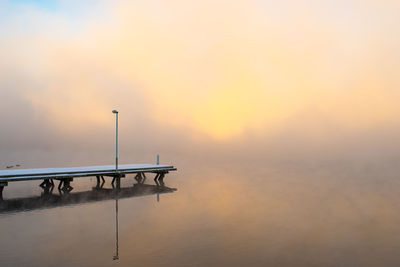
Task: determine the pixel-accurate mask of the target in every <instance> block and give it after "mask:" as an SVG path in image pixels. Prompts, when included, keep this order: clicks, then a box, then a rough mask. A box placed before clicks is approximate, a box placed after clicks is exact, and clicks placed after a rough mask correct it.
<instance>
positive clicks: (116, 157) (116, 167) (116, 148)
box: [112, 109, 118, 172]
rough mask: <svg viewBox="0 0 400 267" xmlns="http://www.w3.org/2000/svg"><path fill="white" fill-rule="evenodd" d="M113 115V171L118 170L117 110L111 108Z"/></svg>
mask: <svg viewBox="0 0 400 267" xmlns="http://www.w3.org/2000/svg"><path fill="white" fill-rule="evenodd" d="M112 113H114V114H115V115H116V116H115V172H117V171H118V110H115V109H114V110H113V111H112Z"/></svg>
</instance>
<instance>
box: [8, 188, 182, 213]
mask: <svg viewBox="0 0 400 267" xmlns="http://www.w3.org/2000/svg"><path fill="white" fill-rule="evenodd" d="M143 182H144V181H143ZM143 182H141V181H138V182H137V183H136V184H134V185H133V187H124V188H122V187H121V188H120V187H119V183H117V185H118V186H117V187H115V188H110V189H108V188H103V187H102V186H101V184H100V185H99V184H97V186H96V187H93V188H92V190H91V191H85V192H76V193H71V192H64V191H60V194H57V193H54V194H53V189H54V185H48V186H46V187H45V188H44V192H43V193H42V195H41V196H37V197H26V198H16V199H7V200H2V201H0V213H7V212H20V211H29V210H36V209H46V208H53V207H59V206H66V205H75V204H82V203H88V202H96V201H103V200H111V199H117V197H118V198H119V199H121V198H130V197H139V196H146V195H154V194H157V199H159V194H165V193H172V192H174V191H176V189H175V188H170V187H166V186H165V185H164V184H163V183H162V184H160V183H159V184H157V185H150V184H144V183H143Z"/></svg>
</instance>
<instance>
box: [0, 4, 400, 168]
mask: <svg viewBox="0 0 400 267" xmlns="http://www.w3.org/2000/svg"><path fill="white" fill-rule="evenodd" d="M399 13H400V3H399V2H398V1H395V0H381V1H378V0H365V1H358V0H348V1H342V0H338V1H328V0H322V1H306V0H299V1H289V0H283V1H279V2H277V1H261V0H254V1H244V0H236V1H225V0H221V1H210V0H205V1H180V0H172V1H159V0H154V1H153V0H152V1H140V0H138V1H119V0H117V1H101V0H99V1H94V0H88V1H76V0H72V1H66V0H60V1H49V0H46V1H34V0H15V1H12V0H0V123H1V125H2V127H1V128H2V129H1V135H0V159H1V161H2V162H4V164H9V163H12V162H16V161H23V162H24V163H26V164H27V165H32V166H33V165H35V166H36V165H41V166H43V167H46V164H56V162H65V160H66V159H68V160H67V162H68V164H71V165H77V164H78V165H79V163H81V162H85V163H86V162H93V163H97V162H105V161H107V160H108V159H109V158H113V156H112V155H111V153H110V151H112V147H113V145H114V144H113V141H112V140H113V134H114V128H113V127H114V117H113V114H112V113H111V110H113V109H118V110H119V111H120V133H121V142H122V144H121V153H122V158H124V159H125V161H127V162H128V163H131V161H148V160H149V159H151V160H153V158H154V155H155V153H162V154H163V155H166V157H167V158H168V157H169V158H174V157H178V156H179V157H180V158H185V159H187V158H190V159H196V160H205V161H207V160H208V159H209V158H210V157H211V158H213V157H217V158H220V159H224V160H226V161H228V162H229V161H230V160H233V159H236V158H237V159H241V160H261V161H265V160H266V159H268V160H273V159H276V158H279V159H285V160H289V161H296V160H299V159H304V158H309V159H320V158H331V159H342V158H352V159H370V160H376V159H377V158H379V159H380V160H383V161H384V160H389V159H391V160H394V159H398V158H399V156H400V155H399V153H398V152H397V151H398V149H399V148H400V144H399V142H398V141H397V140H396V139H397V138H396V137H397V136H398V134H399V133H400V128H399V122H400V121H399V118H400V116H399V115H400V106H399V105H398V99H399V97H400V76H399V71H400V51H399V47H400V18H399V16H398V14H399ZM1 164H3V163H0V165H1Z"/></svg>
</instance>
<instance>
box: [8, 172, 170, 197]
mask: <svg viewBox="0 0 400 267" xmlns="http://www.w3.org/2000/svg"><path fill="white" fill-rule="evenodd" d="M170 171H176V168H175V167H174V166H171V165H158V164H124V165H119V166H118V170H116V168H115V165H102V166H84V167H72V168H45V169H14V170H0V198H2V192H3V189H4V187H5V186H7V185H8V183H9V182H19V181H27V180H42V183H41V184H40V186H41V187H42V188H48V187H50V186H54V180H58V181H59V184H58V189H59V190H62V191H64V192H69V191H71V190H72V187H71V182H72V181H73V179H74V178H84V177H93V176H95V177H96V178H97V186H100V185H101V186H102V185H103V184H104V177H105V176H106V177H112V182H111V184H112V186H113V187H114V183H116V186H117V187H119V185H120V179H121V178H123V177H125V176H126V174H136V176H135V179H136V180H137V181H141V180H143V179H146V173H153V174H155V177H154V181H155V182H156V184H159V183H163V179H164V177H165V175H166V174H167V173H168V172H170Z"/></svg>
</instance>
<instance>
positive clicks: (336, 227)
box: [0, 166, 400, 266]
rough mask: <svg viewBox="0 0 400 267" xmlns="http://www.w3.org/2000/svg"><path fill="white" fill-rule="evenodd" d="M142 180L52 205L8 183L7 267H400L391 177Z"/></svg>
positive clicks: (2, 243)
mask: <svg viewBox="0 0 400 267" xmlns="http://www.w3.org/2000/svg"><path fill="white" fill-rule="evenodd" d="M178 167H179V166H178ZM145 184H147V185H138V184H137V181H135V180H134V179H133V176H128V177H127V178H125V179H124V180H123V182H122V189H121V193H119V194H116V193H115V191H113V190H112V188H111V185H110V180H106V184H105V187H104V188H106V189H108V190H105V191H106V193H104V194H103V193H96V192H97V191H96V190H97V189H96V188H95V185H96V181H95V179H80V180H79V179H75V181H74V182H73V184H72V185H73V186H74V190H73V191H71V193H70V195H63V196H59V193H58V191H57V190H54V191H53V194H54V196H53V197H49V196H48V195H47V196H42V197H40V196H41V194H42V193H43V192H42V189H41V188H40V187H39V186H38V182H37V181H36V182H35V181H33V182H25V183H14V184H10V186H8V187H6V188H5V190H4V199H5V200H6V201H9V200H12V199H14V200H15V199H18V201H19V202H18V201H16V203H17V204H15V203H14V205H11V204H10V205H9V206H8V208H5V207H4V206H3V209H2V211H1V213H0V227H1V229H2V231H1V233H2V238H1V240H0V258H1V265H2V266H71V265H76V266H112V265H120V266H224V265H225V266H245V265H247V266H398V265H399V264H400V255H399V254H398V251H399V249H400V227H399V223H400V216H399V213H398V210H399V203H400V202H399V200H400V199H399V196H398V193H397V191H398V188H399V182H398V181H397V179H396V177H395V175H393V174H390V172H382V174H381V175H379V172H370V171H366V170H356V171H354V170H351V169H348V168H328V167H324V168H322V167H318V168H309V169H301V170H300V169H297V168H293V167H290V168H289V167H285V166H283V167H282V166H280V167H279V168H278V167H277V168H267V167H263V166H257V167H255V166H239V167H236V168H233V167H229V166H215V167H210V166H208V167H207V168H206V167H203V168H201V169H199V168H197V169H195V168H190V167H188V166H183V168H182V166H181V168H179V170H178V172H175V173H170V174H169V175H168V176H167V177H166V178H165V187H162V186H161V187H160V186H159V187H157V186H156V185H155V184H154V182H153V180H152V179H147V180H146V182H145ZM175 189H176V190H175ZM113 192H114V193H113ZM21 199H22V200H25V204H24V202H23V201H21ZM38 199H40V200H38ZM26 201H28V203H30V204H29V205H28V204H26ZM9 203H11V202H9ZM21 203H22V204H21ZM32 203H33V204H32ZM24 205H25V206H24ZM117 209H118V214H117ZM116 216H118V217H116ZM117 220H118V221H117ZM117 225H118V242H117ZM117 246H118V247H117ZM117 249H118V251H117ZM117 253H118V259H115V258H116V255H117Z"/></svg>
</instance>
